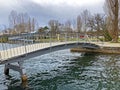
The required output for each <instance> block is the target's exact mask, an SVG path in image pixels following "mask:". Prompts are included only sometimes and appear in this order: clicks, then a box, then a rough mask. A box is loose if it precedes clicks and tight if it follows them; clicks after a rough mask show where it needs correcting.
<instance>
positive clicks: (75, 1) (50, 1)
mask: <svg viewBox="0 0 120 90" xmlns="http://www.w3.org/2000/svg"><path fill="white" fill-rule="evenodd" d="M32 1H33V2H35V3H37V4H40V5H44V6H45V5H69V6H73V7H78V6H84V5H86V6H87V5H95V4H98V3H103V2H104V1H105V0H32Z"/></svg>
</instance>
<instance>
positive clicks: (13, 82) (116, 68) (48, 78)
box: [0, 50, 120, 90]
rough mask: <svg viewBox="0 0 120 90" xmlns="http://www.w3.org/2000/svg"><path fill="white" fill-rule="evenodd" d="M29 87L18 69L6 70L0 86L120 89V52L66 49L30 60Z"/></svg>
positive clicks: (9, 89) (6, 89)
mask: <svg viewBox="0 0 120 90" xmlns="http://www.w3.org/2000/svg"><path fill="white" fill-rule="evenodd" d="M23 67H24V68H25V70H26V73H27V76H28V87H26V88H23V85H22V84H21V81H20V75H19V73H18V72H15V71H12V70H11V71H10V75H11V76H9V77H6V76H5V75H4V74H3V70H4V66H3V65H1V66H0V90H119V88H120V56H119V55H95V54H93V55H86V56H83V55H81V54H80V53H71V52H70V51H69V50H62V51H57V52H53V53H50V54H46V55H43V56H39V57H36V58H32V59H30V60H26V61H25V62H24V63H23Z"/></svg>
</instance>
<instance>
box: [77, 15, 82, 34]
mask: <svg viewBox="0 0 120 90" xmlns="http://www.w3.org/2000/svg"><path fill="white" fill-rule="evenodd" d="M81 28H82V19H81V16H80V15H78V16H77V32H79V33H80V32H81Z"/></svg>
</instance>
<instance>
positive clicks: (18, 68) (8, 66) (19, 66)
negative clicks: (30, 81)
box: [4, 62, 27, 82]
mask: <svg viewBox="0 0 120 90" xmlns="http://www.w3.org/2000/svg"><path fill="white" fill-rule="evenodd" d="M9 69H12V70H14V71H18V72H19V73H20V75H21V80H22V82H26V81H27V75H26V74H25V72H23V68H22V64H21V63H20V62H18V64H17V65H13V64H10V63H7V64H5V68H4V74H5V75H9Z"/></svg>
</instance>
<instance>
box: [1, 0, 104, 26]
mask: <svg viewBox="0 0 120 90" xmlns="http://www.w3.org/2000/svg"><path fill="white" fill-rule="evenodd" d="M104 1H105V0H0V25H6V26H8V24H9V22H8V16H9V14H10V12H11V11H12V10H16V11H17V12H18V13H19V12H26V13H28V14H29V15H30V16H31V17H35V18H36V19H37V21H38V23H39V26H42V25H46V24H47V23H48V21H49V20H50V19H55V20H59V21H60V22H65V21H66V20H74V19H75V18H76V17H77V15H79V14H80V13H81V12H82V11H83V10H85V9H88V10H90V12H91V13H92V14H94V13H104V11H103V5H104Z"/></svg>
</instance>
